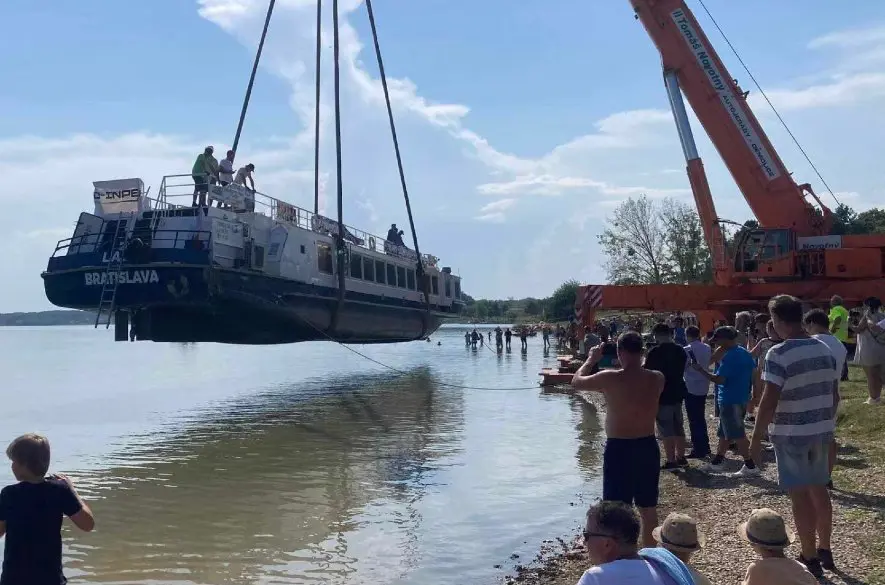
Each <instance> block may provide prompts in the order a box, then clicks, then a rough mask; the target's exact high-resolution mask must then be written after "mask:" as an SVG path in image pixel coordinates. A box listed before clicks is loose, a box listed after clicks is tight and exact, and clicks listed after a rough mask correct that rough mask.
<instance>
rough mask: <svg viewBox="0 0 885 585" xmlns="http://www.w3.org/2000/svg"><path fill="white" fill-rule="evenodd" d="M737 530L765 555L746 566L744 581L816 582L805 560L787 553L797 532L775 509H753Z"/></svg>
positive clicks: (754, 584)
mask: <svg viewBox="0 0 885 585" xmlns="http://www.w3.org/2000/svg"><path fill="white" fill-rule="evenodd" d="M738 534H739V535H740V537H741V538H743V539H744V540H746V541H747V542H748V543H749V544H750V546H752V547H753V550H755V551H756V553H757V554H759V556H760V557H762V558H761V559H760V560H758V561H754V562H752V563H750V566H749V567H747V576H746V577H745V578H744V582H743V585H775V584H776V585H816V583H817V579H815V578H814V575H812V574H811V573H810V572H809V571H808V569H807V568H806V567H805V565H804V564H802V563H800V562H799V561H795V560H793V559H790V558H787V557H786V556H785V555H784V549H785V548H787V547H788V546H790V545H791V544H792V543H793V541H795V540H796V535H795V534H793V531H792V530H790V529H789V528H787V526H786V524H785V523H784V518H783V516H781V515H780V514H778V513H777V512H775V511H774V510H770V509H768V508H761V509H758V510H753V512H752V513H751V514H750V519H749V520H747V521H746V522H744V523H743V524H741V525H740V526H738Z"/></svg>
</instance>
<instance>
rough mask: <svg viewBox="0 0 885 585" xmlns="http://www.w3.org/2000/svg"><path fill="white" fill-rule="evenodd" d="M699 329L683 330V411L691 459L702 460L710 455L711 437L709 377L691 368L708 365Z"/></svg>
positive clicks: (708, 348)
mask: <svg viewBox="0 0 885 585" xmlns="http://www.w3.org/2000/svg"><path fill="white" fill-rule="evenodd" d="M700 336H701V330H700V329H698V328H697V327H695V326H694V325H692V326H691V327H689V328H687V329H686V330H685V337H686V339H687V340H688V345H686V346H685V353H686V354H688V362H689V363H688V365H686V366H685V386H686V388H687V390H688V393H687V394H686V395H685V414H686V416H687V418H688V430H689V432H690V433H691V453H689V454H688V457H690V458H692V459H703V458H705V457H707V456H709V455H710V436H709V435H708V434H707V395H708V394H709V393H710V380H708V379H707V377H706V376H704V375H703V374H701V373H700V372H698V371H697V370H695V369H694V367H693V366H694V365H697V366H699V367H700V368H701V369H702V370H705V371H706V370H708V369H709V368H710V354H711V353H712V350H711V349H710V346H709V345H707V344H706V343H704V342H703V341H701V340H700Z"/></svg>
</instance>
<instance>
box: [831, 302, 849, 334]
mask: <svg viewBox="0 0 885 585" xmlns="http://www.w3.org/2000/svg"><path fill="white" fill-rule="evenodd" d="M837 317H841V319H842V320H841V321H840V322H839V327H838V328H837V329H836V330H835V331H832V327H833V323H834V322H835V321H836V318H837ZM830 331H832V332H833V336H834V337H835V338H836V339H838V340H839V341H841V342H842V343H845V342H846V341H848V309H846V308H845V307H843V306H842V305H839V306H838V307H832V308H831V309H830Z"/></svg>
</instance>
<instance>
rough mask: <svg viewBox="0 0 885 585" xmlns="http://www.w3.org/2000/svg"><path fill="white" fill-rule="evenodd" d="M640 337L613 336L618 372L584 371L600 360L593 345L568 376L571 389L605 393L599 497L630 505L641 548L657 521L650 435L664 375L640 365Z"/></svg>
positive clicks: (655, 461)
mask: <svg viewBox="0 0 885 585" xmlns="http://www.w3.org/2000/svg"><path fill="white" fill-rule="evenodd" d="M642 348H643V342H642V337H641V336H640V335H639V334H638V333H636V332H635V331H630V332H627V333H624V334H623V335H621V337H620V338H619V339H618V361H619V362H620V364H621V368H622V369H620V370H603V371H601V372H599V373H596V374H593V375H590V372H591V371H592V370H593V366H595V365H596V364H597V363H598V362H599V361H600V360H601V359H602V350H603V346H602V345H598V346H596V347H594V348H593V350H592V351H591V352H590V357H588V358H587V361H586V362H584V365H582V366H581V368H580V369H579V370H578V371H577V373H575V376H574V378H572V386H573V387H574V388H575V389H576V390H594V391H596V392H601V393H602V394H603V396H605V404H606V415H605V434H606V437H607V438H606V440H605V452H604V454H603V463H602V499H603V500H606V501H610V500H617V501H621V502H624V503H626V504H628V505H633V504H634V503H635V505H636V507H637V508H638V509H639V516H640V518H641V520H642V543H643V546H647V547H650V546H655V539H654V536H652V531H653V530H654V529H655V527H656V526H657V525H658V512H657V505H658V481H659V478H660V460H661V452H660V449H658V441H657V439H656V438H655V420H656V418H657V414H658V400H659V399H660V396H661V392H662V391H663V390H664V375H663V374H661V373H660V372H656V371H653V370H646V369H645V368H643V367H642Z"/></svg>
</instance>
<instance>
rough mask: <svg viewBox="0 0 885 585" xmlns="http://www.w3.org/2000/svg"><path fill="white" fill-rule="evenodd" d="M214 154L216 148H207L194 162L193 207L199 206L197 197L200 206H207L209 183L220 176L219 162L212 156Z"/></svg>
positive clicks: (192, 174) (192, 170) (192, 173)
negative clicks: (198, 199)
mask: <svg viewBox="0 0 885 585" xmlns="http://www.w3.org/2000/svg"><path fill="white" fill-rule="evenodd" d="M214 152H215V147H213V146H207V147H206V148H204V149H203V152H201V153H200V154H199V155H197V160H195V161H194V166H193V168H192V169H191V177H192V178H193V180H194V200H193V203H192V205H191V206H192V207H196V206H197V196H199V198H200V201H199V204H200V206H204V205H206V194H207V193H208V192H209V182H210V180H214V179H215V177H216V176H217V175H218V161H217V160H215V157H214V156H212V154H213V153H214Z"/></svg>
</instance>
